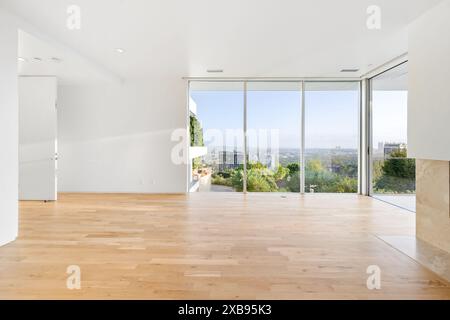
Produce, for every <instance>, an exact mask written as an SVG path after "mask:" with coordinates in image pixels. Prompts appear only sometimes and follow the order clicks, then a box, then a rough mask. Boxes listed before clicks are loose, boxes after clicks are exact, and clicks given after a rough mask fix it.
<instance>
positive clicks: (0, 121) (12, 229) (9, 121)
mask: <svg viewBox="0 0 450 320" xmlns="http://www.w3.org/2000/svg"><path fill="white" fill-rule="evenodd" d="M0 41H1V42H0V45H1V50H0V148H1V149H0V245H4V244H5V243H8V242H10V241H12V240H14V239H15V238H16V237H17V232H18V202H17V201H18V102H17V27H16V25H15V23H14V21H13V20H12V17H10V16H9V15H8V14H7V13H6V12H4V11H3V10H2V9H0Z"/></svg>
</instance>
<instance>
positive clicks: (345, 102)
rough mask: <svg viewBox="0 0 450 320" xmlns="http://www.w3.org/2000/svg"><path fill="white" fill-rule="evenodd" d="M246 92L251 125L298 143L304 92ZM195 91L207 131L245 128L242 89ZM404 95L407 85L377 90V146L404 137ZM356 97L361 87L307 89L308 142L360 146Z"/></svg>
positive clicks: (290, 144) (285, 142) (284, 144)
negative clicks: (352, 89)
mask: <svg viewBox="0 0 450 320" xmlns="http://www.w3.org/2000/svg"><path fill="white" fill-rule="evenodd" d="M247 95H248V100H247V103H248V104H247V119H248V129H249V131H251V130H252V129H255V130H260V129H266V130H274V129H275V130H278V132H279V143H280V148H299V146H300V103H301V93H300V92H299V91H256V90H255V91H251V90H249V91H248V93H247ZM191 97H192V99H193V100H194V101H195V102H196V103H197V115H198V118H199V120H200V121H201V123H202V126H203V129H204V130H205V131H207V130H208V129H218V130H223V131H225V130H226V129H242V124H243V99H244V98H243V93H242V92H240V91H192V92H191ZM406 98H407V96H406V91H377V92H375V93H374V119H373V121H374V146H375V147H376V146H377V145H378V142H379V141H382V142H388V141H389V142H390V141H396V142H397V141H398V142H405V141H406ZM358 101H359V95H358V92H357V91H350V90H349V91H307V92H306V97H305V102H306V110H305V112H306V115H305V116H306V118H305V121H306V127H305V133H306V136H305V141H306V148H335V147H338V146H339V147H341V148H354V149H356V148H357V143H358V103H359V102H358ZM207 138H208V137H206V140H208V139H207ZM249 140H250V141H249V147H250V148H252V147H255V146H253V145H254V144H255V142H253V140H252V139H249ZM206 142H207V141H206ZM231 144H232V143H230V142H227V145H231ZM238 145H239V146H240V143H239V144H238Z"/></svg>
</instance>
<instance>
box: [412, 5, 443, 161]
mask: <svg viewBox="0 0 450 320" xmlns="http://www.w3.org/2000/svg"><path fill="white" fill-rule="evenodd" d="M449 80H450V0H446V1H443V2H442V3H441V4H439V5H438V6H436V7H435V8H433V9H431V10H430V11H428V12H427V13H425V14H424V15H422V16H421V17H420V18H419V19H418V20H416V21H415V22H414V23H413V24H412V25H411V26H410V30H409V106H408V144H409V150H408V154H409V155H410V156H411V157H414V158H418V159H430V160H450V87H449Z"/></svg>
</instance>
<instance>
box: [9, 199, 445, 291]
mask: <svg viewBox="0 0 450 320" xmlns="http://www.w3.org/2000/svg"><path fill="white" fill-rule="evenodd" d="M414 232H415V230H414V214H412V213H410V212H408V211H404V210H402V209H399V208H396V207H394V206H390V205H388V204H386V203H383V202H380V201H378V200H375V199H372V198H368V197H361V196H356V195H326V194H322V195H321V194H315V195H305V196H302V195H298V194H287V195H283V197H282V195H280V194H247V195H243V194H235V193H209V194H200V193H195V194H189V195H141V194H61V195H60V200H59V201H58V202H53V203H42V202H22V203H20V235H19V238H18V239H17V241H15V242H14V243H11V244H9V245H6V246H4V247H1V248H0V298H2V299H16V298H23V299H34V298H40V299H52V298H58V299H450V285H449V283H448V282H446V281H445V280H443V279H441V278H439V277H438V276H437V275H436V274H434V273H432V272H431V271H429V270H427V269H425V268H424V267H423V266H421V265H420V264H418V263H417V262H416V261H414V260H412V259H411V258H409V257H408V256H406V255H404V254H402V253H401V252H399V251H397V250H395V249H394V248H392V247H390V246H389V245H387V244H386V243H385V242H384V241H382V240H380V239H379V238H378V237H377V236H376V235H387V236H388V235H392V236H408V235H414ZM69 265H78V266H80V268H81V285H82V288H81V290H68V289H67V287H66V279H67V277H68V275H67V274H66V269H67V267H68V266H69ZM369 265H378V266H379V267H380V268H381V279H382V280H381V289H380V290H368V289H367V286H366V280H367V277H368V274H366V269H367V267H368V266H369Z"/></svg>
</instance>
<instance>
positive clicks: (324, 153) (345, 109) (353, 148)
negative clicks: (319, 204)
mask: <svg viewBox="0 0 450 320" xmlns="http://www.w3.org/2000/svg"><path fill="white" fill-rule="evenodd" d="M359 106H360V95H359V83H357V82H306V83H305V192H307V193H314V192H322V193H357V192H358V141H359V139H358V135H359V131H358V116H359Z"/></svg>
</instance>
